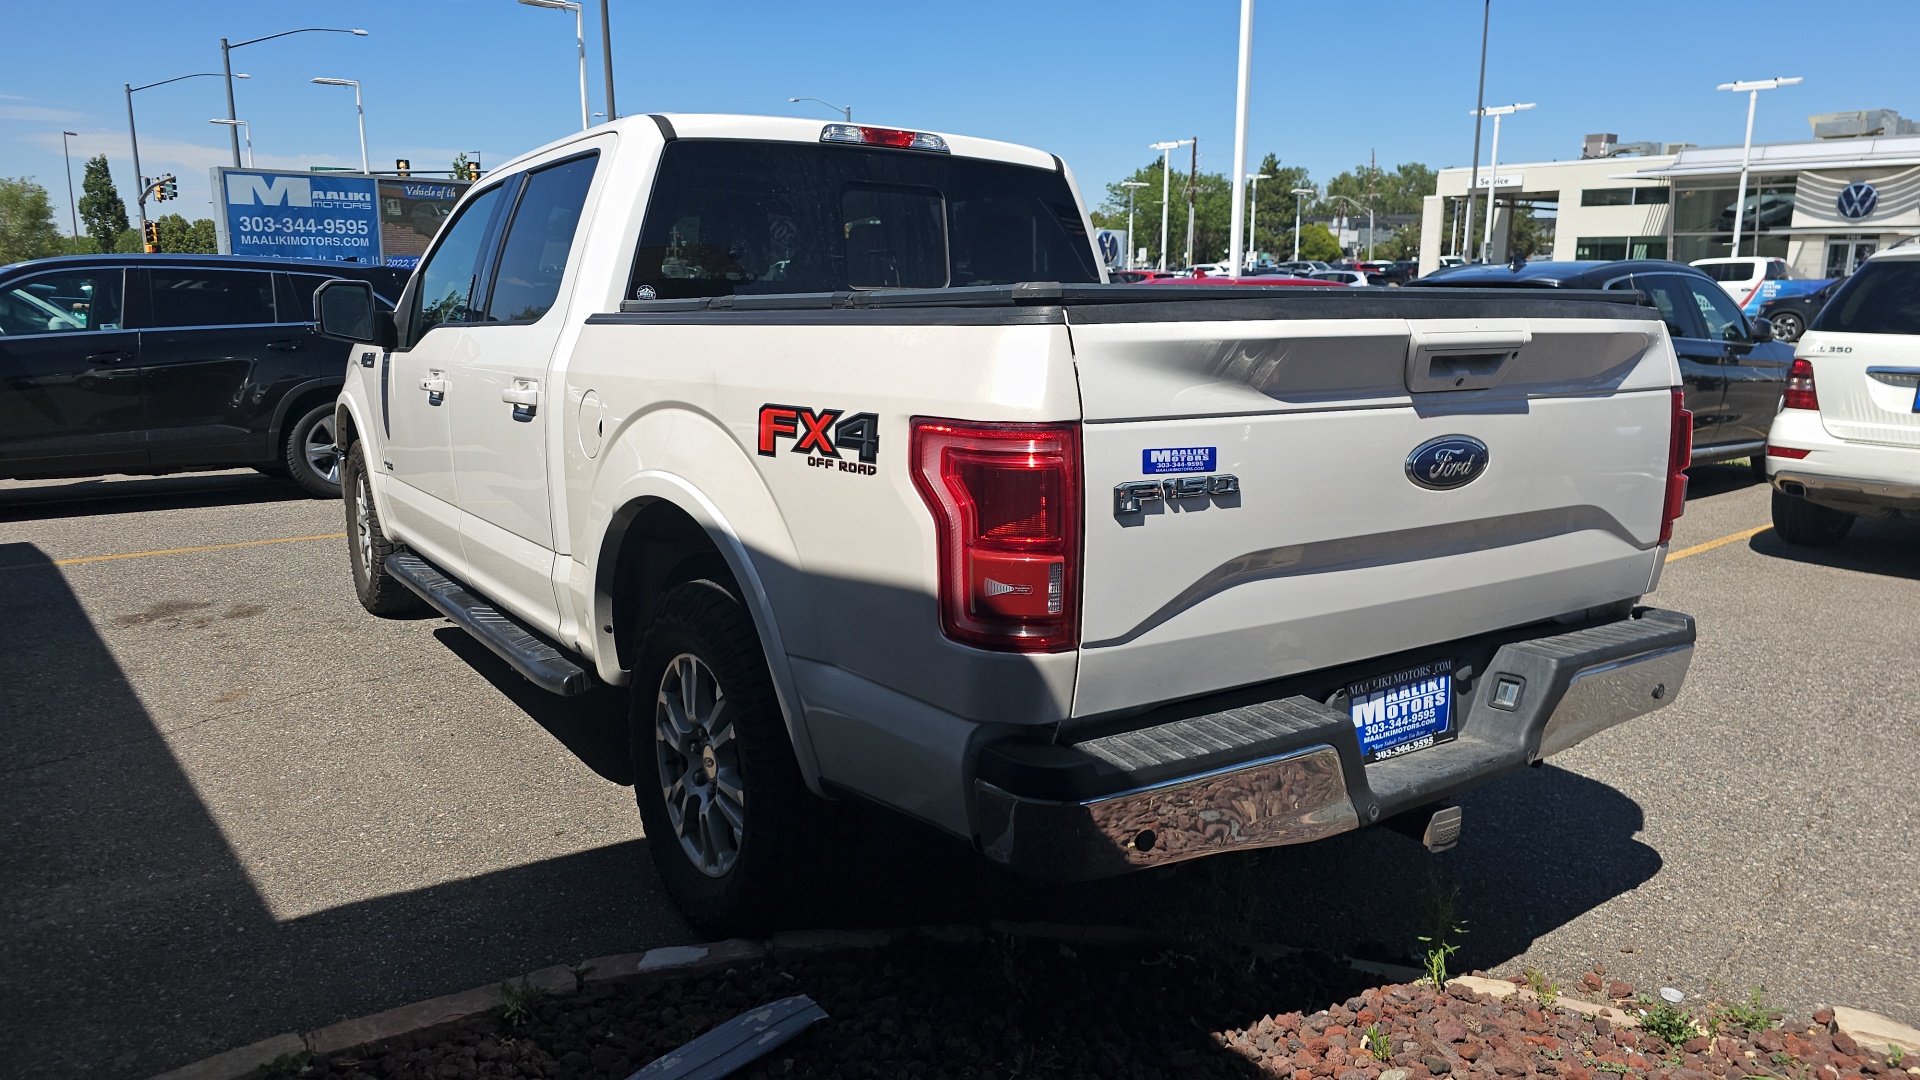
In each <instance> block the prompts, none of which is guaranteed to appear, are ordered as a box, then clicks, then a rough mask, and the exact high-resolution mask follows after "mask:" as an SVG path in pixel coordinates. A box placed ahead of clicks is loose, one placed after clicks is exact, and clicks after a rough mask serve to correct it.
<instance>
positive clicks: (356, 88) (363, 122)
mask: <svg viewBox="0 0 1920 1080" xmlns="http://www.w3.org/2000/svg"><path fill="white" fill-rule="evenodd" d="M313 81H314V82H315V83H317V84H319V85H321V86H351V87H353V111H354V112H355V113H357V114H358V115H359V117H360V171H361V172H363V173H371V172H373V169H372V167H371V166H369V165H368V164H367V110H366V107H365V106H363V105H361V104H360V80H359V79H314V80H313Z"/></svg>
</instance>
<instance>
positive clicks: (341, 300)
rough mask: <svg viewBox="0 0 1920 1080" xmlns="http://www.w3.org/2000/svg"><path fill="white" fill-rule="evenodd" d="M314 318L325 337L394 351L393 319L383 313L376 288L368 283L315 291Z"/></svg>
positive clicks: (336, 282)
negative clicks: (376, 294) (375, 295)
mask: <svg viewBox="0 0 1920 1080" xmlns="http://www.w3.org/2000/svg"><path fill="white" fill-rule="evenodd" d="M313 314H314V322H315V325H316V327H317V329H318V330H319V331H320V335H321V336H322V337H330V338H334V339H336V340H339V341H351V342H354V343H355V344H359V345H378V346H380V347H381V348H384V349H390V348H392V347H393V343H394V338H395V334H394V329H393V317H392V316H391V315H389V314H387V313H386V312H384V311H381V310H380V305H379V304H378V303H377V302H376V301H375V300H374V297H373V286H372V285H370V284H368V283H367V282H364V281H354V280H351V279H347V278H333V279H332V280H329V281H323V282H321V283H320V287H319V288H317V289H315V290H313Z"/></svg>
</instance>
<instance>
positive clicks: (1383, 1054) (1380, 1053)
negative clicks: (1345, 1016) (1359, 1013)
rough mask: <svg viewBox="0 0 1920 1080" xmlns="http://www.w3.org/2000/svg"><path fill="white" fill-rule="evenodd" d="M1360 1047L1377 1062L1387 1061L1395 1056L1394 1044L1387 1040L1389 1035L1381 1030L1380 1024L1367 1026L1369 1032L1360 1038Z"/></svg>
mask: <svg viewBox="0 0 1920 1080" xmlns="http://www.w3.org/2000/svg"><path fill="white" fill-rule="evenodd" d="M1360 1045H1361V1046H1363V1047H1365V1048H1366V1051H1367V1053H1369V1054H1371V1055H1373V1060H1375V1061H1385V1060H1387V1059H1388V1058H1390V1057H1392V1056H1393V1043H1392V1042H1391V1041H1390V1040H1389V1039H1388V1038H1387V1033H1386V1032H1384V1031H1382V1030H1380V1025H1379V1024H1368V1025H1367V1030H1366V1031H1365V1032H1364V1033H1363V1034H1361V1036H1360Z"/></svg>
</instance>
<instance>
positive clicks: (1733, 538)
mask: <svg viewBox="0 0 1920 1080" xmlns="http://www.w3.org/2000/svg"><path fill="white" fill-rule="evenodd" d="M1771 528H1773V526H1771V525H1756V526H1754V527H1753V528H1751V529H1742V530H1740V531H1739V532H1737V533H1733V534H1732V535H1730V536H1723V537H1721V538H1720V539H1718V540H1709V541H1707V542H1706V543H1704V544H1695V545H1693V546H1692V547H1690V548H1681V549H1680V550H1679V551H1675V552H1670V553H1669V554H1668V555H1667V561H1668V562H1672V561H1674V560H1675V559H1684V558H1686V557H1687V556H1689V555H1698V554H1700V553H1701V552H1703V551H1712V550H1713V549H1714V548H1717V547H1725V546H1726V545H1728V544H1733V543H1738V542H1739V541H1741V540H1745V539H1747V538H1748V537H1751V536H1759V535H1760V534H1761V533H1763V532H1766V531H1767V530H1768V529H1771Z"/></svg>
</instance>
